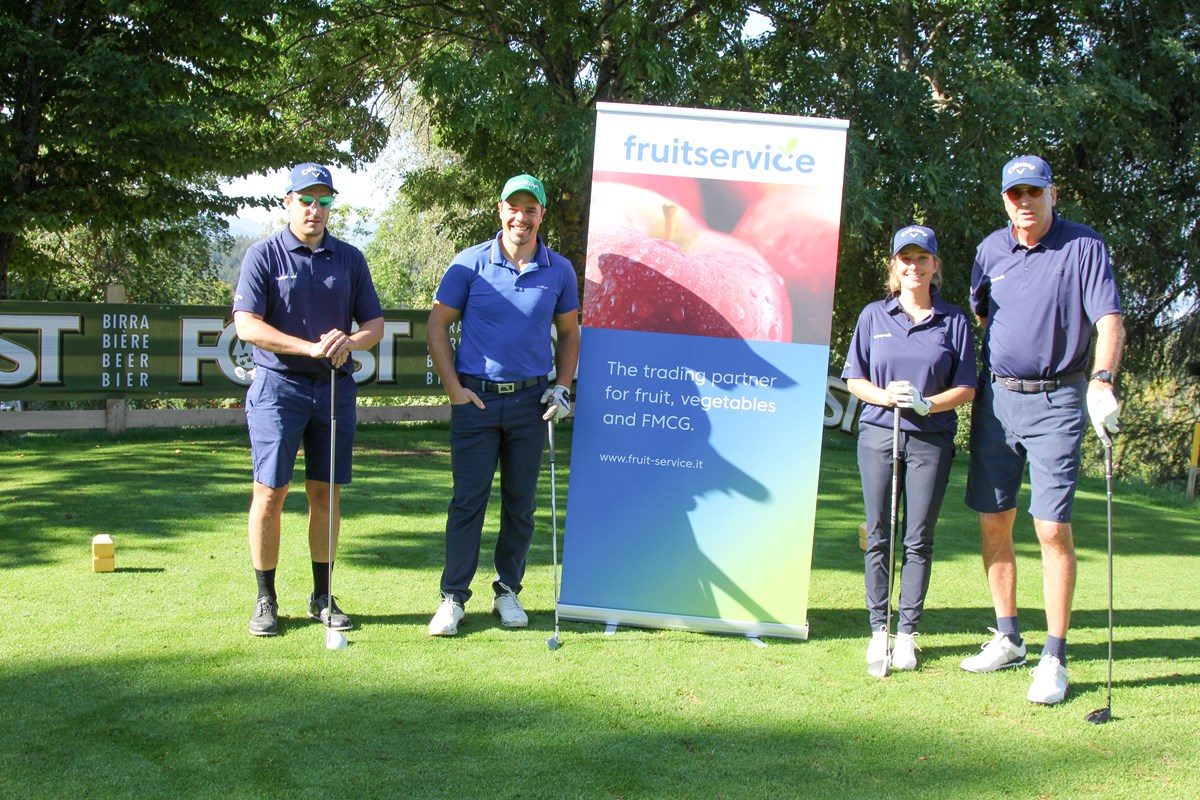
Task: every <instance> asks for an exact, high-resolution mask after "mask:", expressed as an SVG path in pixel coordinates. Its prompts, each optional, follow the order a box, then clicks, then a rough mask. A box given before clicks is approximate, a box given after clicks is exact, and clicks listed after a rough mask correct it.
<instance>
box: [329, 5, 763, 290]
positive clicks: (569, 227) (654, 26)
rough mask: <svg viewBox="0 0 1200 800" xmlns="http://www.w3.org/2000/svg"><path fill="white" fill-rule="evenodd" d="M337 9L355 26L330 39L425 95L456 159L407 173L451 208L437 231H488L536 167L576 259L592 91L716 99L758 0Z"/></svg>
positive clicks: (420, 194) (408, 190) (646, 99)
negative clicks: (513, 183) (514, 180)
mask: <svg viewBox="0 0 1200 800" xmlns="http://www.w3.org/2000/svg"><path fill="white" fill-rule="evenodd" d="M339 8H340V9H341V10H342V11H343V12H344V18H345V19H346V20H347V21H348V22H347V27H346V28H345V29H343V30H341V31H339V32H335V35H333V36H331V37H330V39H329V42H328V44H329V45H330V46H336V47H338V48H339V49H340V50H342V51H344V52H357V53H361V58H358V59H356V60H355V63H356V64H358V65H359V68H360V71H361V75H362V77H363V79H364V80H368V81H373V82H378V83H379V84H380V85H382V86H385V87H387V88H388V89H390V90H391V92H392V93H393V96H394V97H396V98H400V97H401V96H402V94H403V93H404V92H407V93H408V96H411V97H413V98H415V99H417V100H419V102H420V104H421V107H422V108H423V109H425V110H426V111H427V113H428V118H429V120H430V123H431V127H432V130H433V136H434V143H435V144H436V146H437V147H438V148H441V149H442V150H445V151H449V152H451V153H453V154H455V156H456V157H455V158H454V159H452V160H438V161H434V162H432V163H429V164H427V165H425V166H423V167H421V168H417V169H414V170H412V171H410V172H409V173H408V174H407V175H406V179H405V184H404V190H403V191H404V193H405V194H406V195H407V197H408V198H409V199H410V200H411V201H412V202H413V204H414V207H415V208H421V209H433V208H441V209H445V210H446V211H447V213H446V214H445V215H444V216H443V218H442V220H441V226H440V235H441V234H444V235H448V236H449V237H450V238H451V239H452V240H453V241H454V242H455V244H457V245H465V244H468V243H470V242H472V241H478V240H480V239H483V238H486V237H487V236H489V235H490V234H491V233H493V232H494V230H495V225H496V218H495V203H496V193H497V192H498V190H499V187H500V186H501V185H502V184H503V182H504V180H505V178H507V177H509V176H511V175H514V174H517V173H520V172H531V173H534V174H537V175H538V176H539V177H541V178H542V179H543V181H544V182H545V183H546V187H547V190H548V191H549V193H550V195H551V197H552V200H551V202H550V214H549V215H548V217H547V220H546V223H545V225H544V227H543V230H544V232H545V233H546V235H547V237H548V238H549V239H550V241H551V246H553V247H555V248H556V249H558V250H560V251H561V252H563V254H564V255H566V256H567V257H568V258H570V259H571V260H572V262H573V263H575V264H576V265H577V267H580V268H581V267H582V265H583V262H584V259H583V255H584V250H583V246H584V241H585V240H586V231H587V227H586V225H587V208H588V197H589V195H588V190H589V182H590V181H589V175H590V172H591V161H592V128H593V124H594V106H595V102H596V101H597V100H614V101H615V100H620V101H627V102H643V103H672V104H681V105H686V104H689V103H695V102H701V101H702V100H707V99H708V93H707V92H706V91H705V89H704V86H705V83H706V81H707V80H708V79H709V76H711V75H714V74H718V73H721V74H724V73H726V72H728V71H729V69H730V67H729V65H730V64H736V63H741V62H743V61H744V59H743V56H742V54H741V48H742V42H741V37H740V33H739V32H740V30H741V28H742V26H743V25H744V23H745V20H746V16H747V14H748V9H749V6H748V4H747V3H745V2H741V1H733V0H707V1H706V2H700V0H692V2H684V3H678V2H666V0H654V1H653V2H647V1H645V0H584V2H567V3H558V4H554V5H544V6H504V5H502V4H499V3H492V2H484V3H478V2H468V1H467V0H442V1H435V0H424V1H423V0H414V1H412V2H384V1H382V0H380V1H379V2H374V1H371V0H368V2H359V1H358V0H353V2H350V1H348V2H345V3H344V4H343V5H341V6H339ZM351 18H353V22H350V20H351ZM381 55H384V57H383V58H381V57H380V56H381ZM727 83H729V85H730V86H733V85H734V83H735V82H727ZM724 91H731V90H729V89H726V90H724ZM734 102H735V103H736V102H737V101H736V100H735V101H734Z"/></svg>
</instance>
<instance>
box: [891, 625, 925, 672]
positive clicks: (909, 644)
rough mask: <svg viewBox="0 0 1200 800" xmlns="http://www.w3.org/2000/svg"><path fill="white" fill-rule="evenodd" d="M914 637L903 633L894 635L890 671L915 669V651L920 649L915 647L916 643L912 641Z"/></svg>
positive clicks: (912, 634) (911, 634) (913, 634)
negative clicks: (894, 640)
mask: <svg viewBox="0 0 1200 800" xmlns="http://www.w3.org/2000/svg"><path fill="white" fill-rule="evenodd" d="M916 635H917V634H915V633H904V632H903V631H900V632H899V633H897V634H896V642H895V644H893V645H892V669H902V670H909V669H916V668H917V651H918V650H920V649H921V648H919V647H917V643H916V641H914V640H913V637H914V636H916Z"/></svg>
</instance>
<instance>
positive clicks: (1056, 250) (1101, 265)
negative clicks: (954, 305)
mask: <svg viewBox="0 0 1200 800" xmlns="http://www.w3.org/2000/svg"><path fill="white" fill-rule="evenodd" d="M971 308H972V309H973V310H974V311H975V313H976V314H977V315H979V316H980V317H984V318H985V319H986V320H987V327H986V328H985V330H984V334H983V351H982V358H983V365H984V368H985V369H990V370H991V372H992V374H993V375H1000V376H1004V377H1013V378H1028V379H1039V378H1040V379H1050V378H1054V377H1055V376H1058V375H1063V374H1066V373H1070V372H1086V371H1087V370H1088V359H1089V352H1090V350H1091V346H1092V326H1093V325H1094V324H1095V322H1096V320H1098V319H1100V318H1101V317H1103V316H1107V315H1108V314H1120V313H1121V302H1120V300H1119V299H1118V297H1117V282H1116V280H1115V279H1114V278H1113V271H1112V264H1111V263H1110V262H1109V259H1108V249H1107V248H1106V247H1105V246H1104V240H1103V239H1101V238H1100V236H1099V235H1098V234H1097V233H1096V232H1095V231H1094V230H1092V229H1091V228H1089V227H1087V226H1086V225H1080V224H1079V223H1077V222H1071V221H1070V220H1066V219H1063V218H1062V217H1060V216H1058V215H1057V214H1055V215H1054V220H1053V222H1052V223H1051V225H1050V230H1049V231H1047V233H1046V235H1045V237H1043V238H1042V240H1041V241H1040V242H1038V243H1037V244H1036V245H1034V246H1033V247H1026V246H1025V245H1023V244H1020V243H1018V242H1017V240H1016V239H1015V238H1014V237H1013V235H1012V228H1011V226H1010V227H1006V228H1001V229H1000V230H998V231H995V232H993V233H991V234H990V235H988V237H987V238H986V239H984V240H983V241H982V242H981V243H980V244H979V247H978V249H977V250H976V251H975V266H974V267H973V268H972V270H971Z"/></svg>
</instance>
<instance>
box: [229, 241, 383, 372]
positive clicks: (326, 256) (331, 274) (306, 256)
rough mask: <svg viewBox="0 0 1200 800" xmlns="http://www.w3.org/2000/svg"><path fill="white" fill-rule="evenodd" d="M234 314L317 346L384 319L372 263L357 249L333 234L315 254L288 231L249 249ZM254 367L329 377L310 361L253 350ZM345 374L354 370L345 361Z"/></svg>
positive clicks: (316, 361)
mask: <svg viewBox="0 0 1200 800" xmlns="http://www.w3.org/2000/svg"><path fill="white" fill-rule="evenodd" d="M233 310H234V311H250V312H252V313H254V314H258V315H259V316H261V317H262V318H263V320H264V321H265V322H266V323H267V324H269V325H271V326H272V327H274V328H277V329H278V330H280V331H282V332H283V333H286V334H289V335H291V336H296V337H299V338H301V339H304V340H305V341H309V342H315V341H317V340H319V339H320V338H321V336H323V335H324V334H326V333H328V332H329V331H331V330H333V329H334V328H337V329H338V330H340V331H345V332H346V333H349V332H350V330H351V328H352V325H353V323H355V322H357V323H359V324H360V325H361V324H362V323H364V322H369V321H371V320H373V319H378V318H379V317H382V316H383V308H382V307H381V306H380V305H379V296H378V295H377V294H376V293H375V284H374V283H372V282H371V273H370V270H368V269H367V260H366V259H365V258H363V254H362V253H361V252H360V251H359V249H358V248H357V247H355V246H353V245H350V244H346V243H345V242H343V241H341V240H339V239H335V238H334V237H333V236H331V235H330V234H329V233H328V232H327V233H326V234H325V236H324V238H323V239H322V240H321V244H320V245H319V246H318V247H317V249H316V250H310V249H309V248H308V246H307V245H305V244H303V243H302V242H301V241H300V240H299V239H297V238H296V237H295V235H294V234H293V233H292V232H291V230H290V229H289V228H284V229H283V230H282V231H279V232H277V233H274V234H272V235H270V236H268V237H267V238H266V239H263V240H261V241H258V242H255V243H254V244H252V245H250V249H249V250H247V251H246V257H245V258H244V259H243V260H242V272H241V275H240V276H239V277H238V284H237V290H236V291H235V292H234V295H233ZM254 363H255V364H256V365H257V366H260V367H265V368H267V369H272V370H275V371H277V372H302V373H309V374H314V375H325V374H328V372H329V363H328V362H327V361H324V360H322V359H315V358H309V357H308V356H295V355H282V354H279V353H272V352H269V351H267V350H262V349H260V348H258V347H255V348H254ZM341 369H342V371H343V372H346V373H350V372H352V371H353V369H354V365H353V359H346V363H345V364H343V365H342V368H341Z"/></svg>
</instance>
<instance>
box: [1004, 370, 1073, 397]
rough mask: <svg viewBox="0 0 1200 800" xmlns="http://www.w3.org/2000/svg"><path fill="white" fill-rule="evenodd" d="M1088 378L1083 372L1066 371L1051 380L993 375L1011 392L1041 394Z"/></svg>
mask: <svg viewBox="0 0 1200 800" xmlns="http://www.w3.org/2000/svg"><path fill="white" fill-rule="evenodd" d="M1086 379H1087V374H1086V373H1083V372H1065V373H1063V374H1062V375H1059V376H1058V377H1057V378H1053V379H1051V380H1041V379H1029V378H1006V377H1004V376H1002V375H994V376H992V380H993V381H995V382H996V383H998V384H1000V385H1001V386H1003V387H1004V388H1005V389H1008V390H1009V391H1010V392H1016V393H1017V394H1041V393H1042V392H1053V391H1054V390H1056V389H1059V388H1061V387H1063V386H1070V385H1071V384H1073V383H1082V382H1083V381H1084V380H1086Z"/></svg>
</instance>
